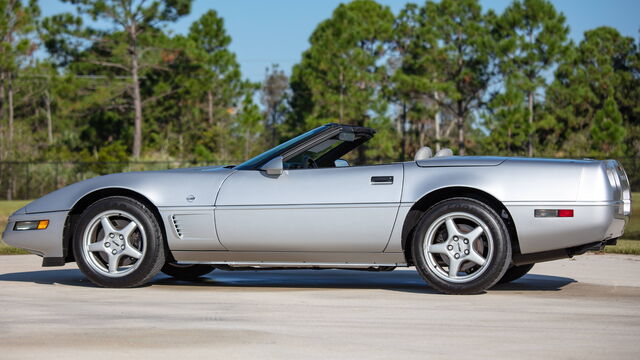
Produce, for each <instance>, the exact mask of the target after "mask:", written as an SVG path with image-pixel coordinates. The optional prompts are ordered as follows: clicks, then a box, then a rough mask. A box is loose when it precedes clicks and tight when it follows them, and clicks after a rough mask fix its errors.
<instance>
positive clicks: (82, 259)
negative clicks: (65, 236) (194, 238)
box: [73, 196, 165, 287]
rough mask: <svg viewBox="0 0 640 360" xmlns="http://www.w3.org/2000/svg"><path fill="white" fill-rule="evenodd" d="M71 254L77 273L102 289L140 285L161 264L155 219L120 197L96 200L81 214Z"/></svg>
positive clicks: (161, 243) (160, 241)
mask: <svg viewBox="0 0 640 360" xmlns="http://www.w3.org/2000/svg"><path fill="white" fill-rule="evenodd" d="M73 251H74V254H75V258H76V262H77V263H78V267H79V268H80V270H81V271H82V272H83V273H84V274H85V275H86V276H87V278H89V280H91V282H93V283H94V284H96V285H99V286H104V287H135V286H140V285H143V284H145V283H147V282H148V281H150V280H151V278H153V277H154V276H155V275H156V274H157V273H158V272H159V271H160V268H161V267H162V265H163V264H164V262H165V254H164V241H163V238H162V232H161V231H160V226H159V225H158V221H157V220H156V218H155V216H154V215H153V213H152V212H151V210H149V209H148V208H147V207H146V206H145V205H144V204H142V203H141V202H139V201H136V200H134V199H131V198H127V197H122V196H112V197H108V198H105V199H102V200H99V201H97V202H95V203H94V204H93V205H91V206H89V207H88V208H87V209H86V210H85V211H84V212H83V213H82V215H81V216H80V219H79V222H78V226H77V227H76V231H75V233H74V238H73Z"/></svg>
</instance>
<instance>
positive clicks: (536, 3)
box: [494, 0, 569, 156]
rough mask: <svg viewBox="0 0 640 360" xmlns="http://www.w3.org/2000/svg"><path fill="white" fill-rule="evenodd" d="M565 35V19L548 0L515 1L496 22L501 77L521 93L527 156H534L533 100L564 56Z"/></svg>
mask: <svg viewBox="0 0 640 360" xmlns="http://www.w3.org/2000/svg"><path fill="white" fill-rule="evenodd" d="M568 33H569V27H568V26H567V25H566V24H565V17H564V15H563V14H562V13H558V12H556V10H555V8H554V6H553V5H552V4H551V3H550V2H549V1H547V0H522V1H519V0H516V1H514V2H513V3H511V5H510V6H509V7H507V9H505V11H504V13H503V14H502V15H501V16H500V18H499V19H498V21H497V22H496V29H495V31H494V34H495V35H496V37H497V39H498V46H497V53H498V57H499V68H500V74H501V76H502V77H503V78H504V79H508V80H506V81H508V82H509V83H510V84H511V86H512V89H517V90H519V91H521V92H522V94H523V102H522V104H526V109H527V113H528V116H527V117H528V119H527V122H528V126H527V131H528V140H527V155H528V156H533V154H534V142H535V139H534V134H535V131H536V126H535V123H536V116H535V112H534V111H535V102H536V96H539V91H541V90H542V91H544V89H545V88H546V87H547V84H546V75H547V74H546V73H545V72H546V71H548V70H550V69H552V68H553V67H554V66H555V65H556V64H557V63H558V61H560V60H561V59H562V58H563V57H564V56H565V55H566V52H567V45H568V40H567V35H568ZM497 100H499V99H497ZM498 103H499V101H495V102H494V106H500V104H498ZM513 106H516V107H520V106H522V105H521V103H516V104H514V105H513ZM514 111H517V110H514ZM522 127H524V126H522Z"/></svg>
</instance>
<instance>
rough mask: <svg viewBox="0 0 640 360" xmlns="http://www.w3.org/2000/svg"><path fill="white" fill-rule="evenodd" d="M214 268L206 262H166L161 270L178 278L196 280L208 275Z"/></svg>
mask: <svg viewBox="0 0 640 360" xmlns="http://www.w3.org/2000/svg"><path fill="white" fill-rule="evenodd" d="M214 269H215V268H214V267H213V266H211V265H205V264H190V265H176V264H173V263H166V264H164V266H163V267H162V270H160V271H162V272H163V273H165V274H167V275H169V276H172V277H174V278H176V279H178V280H184V281H194V280H196V279H198V278H199V277H201V276H204V275H207V274H208V273H210V272H212V271H213V270H214Z"/></svg>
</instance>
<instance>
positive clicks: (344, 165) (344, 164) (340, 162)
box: [333, 159, 350, 167]
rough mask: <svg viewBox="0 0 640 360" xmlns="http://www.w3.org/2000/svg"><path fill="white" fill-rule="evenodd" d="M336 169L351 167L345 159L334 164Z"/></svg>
mask: <svg viewBox="0 0 640 360" xmlns="http://www.w3.org/2000/svg"><path fill="white" fill-rule="evenodd" d="M333 164H334V165H335V166H336V167H349V166H350V165H349V162H348V161H347V160H345V159H338V160H336V161H334V162H333Z"/></svg>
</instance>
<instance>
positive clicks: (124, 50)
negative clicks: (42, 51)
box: [47, 0, 192, 159]
mask: <svg viewBox="0 0 640 360" xmlns="http://www.w3.org/2000/svg"><path fill="white" fill-rule="evenodd" d="M63 1H64V2H67V3H70V4H73V5H76V7H77V11H78V15H79V16H78V17H76V18H74V17H73V16H72V15H70V14H61V15H56V16H54V17H53V18H52V19H49V20H48V23H49V24H51V26H52V27H53V26H54V25H57V29H55V31H52V32H51V36H50V39H49V41H48V42H47V45H48V46H49V48H50V49H52V51H53V52H54V53H56V52H57V53H59V52H60V51H61V50H60V49H63V50H70V51H72V52H73V53H75V54H77V53H78V51H77V50H76V49H77V48H81V44H82V43H83V42H87V41H89V42H90V44H91V46H92V47H93V50H94V51H89V52H84V53H83V55H84V58H83V59H82V60H83V61H84V62H86V63H88V64H92V65H95V66H100V67H105V68H109V69H113V70H114V71H116V72H122V74H123V75H126V76H128V77H129V80H130V91H129V92H130V94H131V102H132V105H133V110H134V135H133V147H132V155H133V157H134V158H136V159H137V158H139V157H140V154H141V152H142V145H143V143H142V126H143V114H142V107H143V99H142V96H141V90H140V88H141V78H142V77H143V76H142V74H144V73H145V71H148V70H149V69H152V68H159V67H161V66H160V61H159V60H160V54H159V53H158V52H157V51H155V52H154V51H153V50H154V49H156V48H154V47H153V46H152V45H153V44H154V42H156V41H155V38H156V37H155V35H156V34H157V33H158V29H159V28H160V27H161V26H162V25H163V24H165V23H168V22H173V21H176V20H177V19H178V18H180V17H182V16H184V15H186V14H188V13H189V11H190V9H191V2H192V0H173V1H169V2H166V1H157V0H155V1H151V2H146V1H144V0H128V1H118V0H63ZM82 16H87V17H90V18H91V19H92V20H93V21H94V22H95V25H99V24H100V23H103V24H108V26H107V27H106V29H104V28H101V27H99V26H93V27H92V26H85V27H80V26H78V25H82V20H81V17H82ZM69 23H71V25H76V26H75V27H74V26H69ZM114 29H116V30H115V31H114ZM55 35H58V36H55ZM72 37H76V41H75V42H73V43H72V44H71V45H69V44H70V43H69V41H65V40H67V39H66V38H72ZM69 56H70V55H69V54H67V55H66V57H69Z"/></svg>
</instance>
